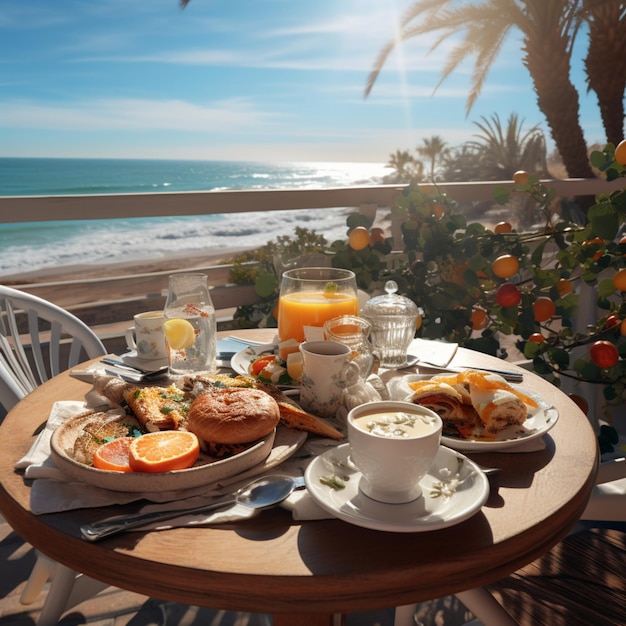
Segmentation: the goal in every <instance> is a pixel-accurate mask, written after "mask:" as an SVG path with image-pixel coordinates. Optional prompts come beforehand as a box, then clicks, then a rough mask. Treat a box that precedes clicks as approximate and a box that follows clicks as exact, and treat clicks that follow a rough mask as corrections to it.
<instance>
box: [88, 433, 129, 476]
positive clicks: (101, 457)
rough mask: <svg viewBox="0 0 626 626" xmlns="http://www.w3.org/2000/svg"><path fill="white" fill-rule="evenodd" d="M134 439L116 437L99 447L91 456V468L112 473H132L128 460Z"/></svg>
mask: <svg viewBox="0 0 626 626" xmlns="http://www.w3.org/2000/svg"><path fill="white" fill-rule="evenodd" d="M133 439H134V437H118V438H117V439H112V440H111V441H107V443H105V444H103V445H101V446H100V447H99V448H98V449H97V450H96V451H95V452H94V455H93V466H94V467H96V468H98V469H101V470H111V471H113V472H132V470H131V468H130V463H129V459H128V455H129V449H130V442H131V441H133Z"/></svg>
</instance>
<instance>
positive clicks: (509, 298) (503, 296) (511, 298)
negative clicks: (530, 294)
mask: <svg viewBox="0 0 626 626" xmlns="http://www.w3.org/2000/svg"><path fill="white" fill-rule="evenodd" d="M521 300H522V293H521V291H520V290H519V288H518V287H517V285H515V284H513V283H503V284H502V285H500V286H499V287H498V290H497V291H496V302H497V303H498V304H499V305H500V306H504V307H508V306H517V305H518V304H519V303H520V302H521Z"/></svg>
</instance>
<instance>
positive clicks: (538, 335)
mask: <svg viewBox="0 0 626 626" xmlns="http://www.w3.org/2000/svg"><path fill="white" fill-rule="evenodd" d="M545 340H546V338H545V337H544V336H543V335H542V334H541V333H533V334H532V335H531V336H530V337H529V338H528V341H532V342H533V343H543V342H544V341H545Z"/></svg>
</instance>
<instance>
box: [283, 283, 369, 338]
mask: <svg viewBox="0 0 626 626" xmlns="http://www.w3.org/2000/svg"><path fill="white" fill-rule="evenodd" d="M358 313H359V301H358V299H357V297H356V296H355V295H353V294H347V293H332V294H329V293H324V292H323V291H297V292H294V293H289V294H287V295H285V296H281V297H280V300H279V305H278V336H279V338H280V340H281V341H285V340H286V339H296V340H297V341H304V326H317V327H322V326H323V325H324V322H325V321H326V320H330V319H332V318H333V317H339V316H340V315H358Z"/></svg>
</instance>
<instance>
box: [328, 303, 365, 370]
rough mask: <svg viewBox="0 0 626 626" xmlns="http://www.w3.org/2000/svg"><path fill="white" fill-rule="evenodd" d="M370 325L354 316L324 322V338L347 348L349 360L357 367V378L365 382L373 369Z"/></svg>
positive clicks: (334, 318)
mask: <svg viewBox="0 0 626 626" xmlns="http://www.w3.org/2000/svg"><path fill="white" fill-rule="evenodd" d="M371 329H372V325H371V324H370V323H369V322H368V321H367V320H365V319H363V318H362V317H358V316H356V315H341V316H339V317H333V319H330V320H327V321H326V322H324V336H325V337H326V339H328V340H330V341H337V342H338V343H342V344H344V345H345V346H348V347H349V348H350V350H351V351H352V354H351V356H350V360H351V361H354V362H355V363H356V364H357V365H358V366H359V376H360V378H361V379H362V380H365V379H366V378H367V377H368V376H369V375H370V374H371V373H372V369H373V367H374V353H373V350H372V344H370V342H369V334H370V331H371Z"/></svg>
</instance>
